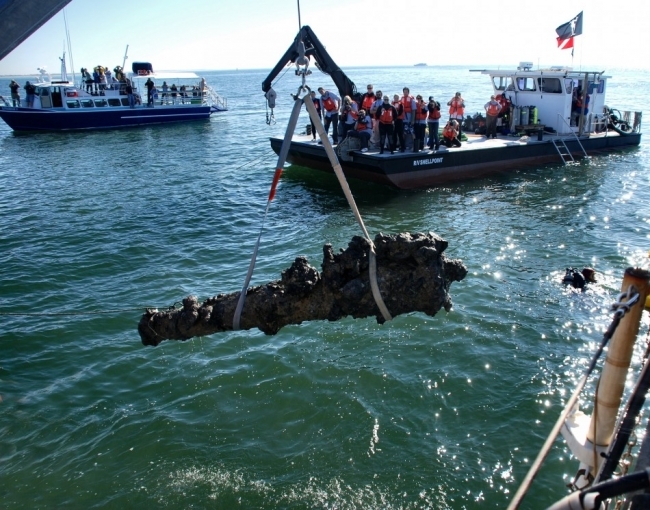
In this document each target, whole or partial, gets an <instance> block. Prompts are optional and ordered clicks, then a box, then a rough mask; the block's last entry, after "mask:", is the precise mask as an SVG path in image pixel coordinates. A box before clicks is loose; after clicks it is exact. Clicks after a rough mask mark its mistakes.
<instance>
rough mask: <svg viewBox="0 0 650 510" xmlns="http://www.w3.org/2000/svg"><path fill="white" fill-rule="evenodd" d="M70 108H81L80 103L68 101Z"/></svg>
mask: <svg viewBox="0 0 650 510" xmlns="http://www.w3.org/2000/svg"><path fill="white" fill-rule="evenodd" d="M65 104H66V105H67V106H68V108H79V101H66V102H65Z"/></svg>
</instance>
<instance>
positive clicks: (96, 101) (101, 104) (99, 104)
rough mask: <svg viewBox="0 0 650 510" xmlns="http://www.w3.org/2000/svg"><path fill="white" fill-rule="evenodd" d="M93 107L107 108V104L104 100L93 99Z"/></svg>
mask: <svg viewBox="0 0 650 510" xmlns="http://www.w3.org/2000/svg"><path fill="white" fill-rule="evenodd" d="M95 106H97V107H98V108H101V107H104V106H108V103H107V102H106V99H95Z"/></svg>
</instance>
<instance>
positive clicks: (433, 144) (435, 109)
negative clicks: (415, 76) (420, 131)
mask: <svg viewBox="0 0 650 510" xmlns="http://www.w3.org/2000/svg"><path fill="white" fill-rule="evenodd" d="M427 110H429V117H428V118H427V125H428V126H429V149H432V150H434V151H437V150H438V149H439V148H440V138H439V136H438V131H439V129H440V117H441V114H440V103H439V102H438V101H436V100H435V99H434V98H433V96H429V104H428V105H427Z"/></svg>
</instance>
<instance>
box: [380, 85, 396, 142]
mask: <svg viewBox="0 0 650 510" xmlns="http://www.w3.org/2000/svg"><path fill="white" fill-rule="evenodd" d="M389 100H390V98H389V97H388V95H385V96H384V102H383V104H382V105H381V106H380V107H379V108H377V112H376V113H375V118H376V119H377V121H378V122H377V124H378V125H379V147H380V149H379V154H383V153H384V146H385V145H386V138H388V145H389V146H390V153H391V154H394V153H395V136H394V134H395V128H394V123H395V119H396V118H397V110H396V109H395V107H394V106H393V105H392V104H390V101H389Z"/></svg>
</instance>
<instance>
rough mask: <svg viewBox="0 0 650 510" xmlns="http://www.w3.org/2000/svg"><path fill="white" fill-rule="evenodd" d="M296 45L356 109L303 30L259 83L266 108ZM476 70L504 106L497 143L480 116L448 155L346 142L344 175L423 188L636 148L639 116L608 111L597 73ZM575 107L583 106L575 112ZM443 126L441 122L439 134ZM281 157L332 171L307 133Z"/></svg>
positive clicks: (277, 141) (275, 144)
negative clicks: (274, 83) (487, 133)
mask: <svg viewBox="0 0 650 510" xmlns="http://www.w3.org/2000/svg"><path fill="white" fill-rule="evenodd" d="M299 43H300V44H304V47H305V48H306V49H305V57H306V58H314V59H315V61H316V64H317V67H318V68H319V69H320V70H322V71H323V72H325V73H327V74H329V75H330V76H331V78H332V80H333V81H334V84H335V85H336V87H337V88H338V93H339V96H340V97H344V96H350V97H352V98H353V99H355V100H356V101H357V102H358V103H359V104H360V98H361V96H360V94H359V93H358V92H357V88H356V86H355V85H354V83H353V82H352V80H350V78H348V77H347V76H346V75H345V73H344V72H343V71H342V70H341V69H340V68H339V67H338V66H337V65H336V64H335V62H334V61H333V60H332V58H331V57H330V56H329V55H328V53H327V51H326V50H325V48H324V46H323V45H322V44H321V43H320V41H319V40H318V38H317V37H316V35H315V34H314V33H313V31H312V30H311V29H310V28H309V27H308V26H304V27H302V28H301V30H300V32H299V33H298V36H297V37H296V40H295V41H294V43H293V45H292V46H291V47H290V48H289V50H288V51H287V52H286V53H285V55H284V56H283V58H282V59H281V60H280V62H278V65H277V66H276V67H275V68H274V69H273V70H272V71H271V74H270V75H269V76H268V78H267V79H266V80H265V81H264V82H263V84H262V90H263V91H264V92H265V93H266V95H267V99H271V101H270V103H271V102H272V99H273V98H274V94H273V89H272V88H271V82H272V80H273V79H274V78H275V77H276V76H277V75H278V73H280V72H281V71H282V70H283V69H284V67H285V65H286V64H287V63H289V62H296V59H297V58H298V50H297V48H298V44H299ZM478 72H480V73H482V74H484V75H486V78H487V79H489V80H491V84H492V88H493V91H494V95H495V96H497V97H498V99H500V100H501V101H502V103H503V104H504V107H503V110H502V112H503V113H500V118H499V119H498V124H497V125H498V128H497V133H498V134H497V137H496V138H492V139H487V138H486V137H485V136H483V135H484V134H485V122H484V121H485V119H484V118H482V117H480V116H479V118H477V117H476V116H475V117H466V118H465V120H464V122H463V129H462V132H463V136H464V138H463V140H462V144H461V146H460V147H453V148H449V149H448V148H446V147H444V146H441V147H439V148H438V150H431V149H429V150H421V151H419V152H413V151H412V139H410V137H409V136H405V137H406V138H407V140H406V151H405V152H399V151H396V152H395V154H390V151H384V153H383V154H380V147H378V145H377V144H376V143H375V144H373V143H372V142H373V139H371V144H370V147H369V149H370V150H369V151H367V152H361V151H360V150H359V149H360V146H359V143H358V140H357V139H351V138H347V139H346V140H343V141H342V142H341V143H340V145H339V146H338V147H337V154H338V158H339V160H340V164H341V167H342V169H343V173H344V174H345V175H346V176H348V177H353V178H357V179H362V180H365V181H372V182H377V183H381V184H387V185H390V186H393V187H396V188H401V189H412V188H422V187H429V186H435V185H441V184H445V183H448V182H451V181H462V180H467V179H472V178H478V177H484V176H487V175H490V174H494V173H499V172H504V171H509V170H510V171H512V170H518V169H521V168H523V167H525V166H529V165H540V164H544V163H553V162H557V163H559V164H566V163H569V162H573V161H575V160H576V159H578V158H581V157H584V156H586V155H588V154H596V153H600V152H608V151H616V150H621V149H624V148H628V147H634V146H638V145H639V143H640V142H641V119H642V115H641V112H634V111H619V110H616V109H612V108H609V107H608V106H607V103H606V102H605V96H606V93H607V84H608V80H609V79H610V76H606V75H605V74H604V72H602V71H600V72H592V71H573V70H571V69H570V68H560V67H553V68H550V69H533V65H532V63H530V62H521V63H520V64H519V65H518V66H517V67H516V68H515V69H512V70H503V69H499V70H487V69H485V70H479V71H478ZM576 104H582V105H583V106H582V107H580V108H576ZM269 106H272V104H269ZM444 108H445V107H444V106H443V109H444ZM443 117H444V113H443ZM443 125H444V121H441V128H442V126H443ZM465 136H466V138H465ZM282 142H283V139H281V138H271V147H272V148H273V150H274V151H275V152H276V153H279V151H280V148H281V146H282ZM286 159H287V161H288V162H290V163H293V164H296V165H300V166H304V167H308V168H314V169H318V170H324V171H328V172H331V171H332V165H331V162H330V160H329V159H328V156H327V154H326V151H325V149H324V147H323V146H322V144H320V143H319V142H315V141H313V140H312V137H311V136H310V135H297V134H295V135H293V138H292V141H291V145H290V147H289V149H288V153H287V157H286Z"/></svg>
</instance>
